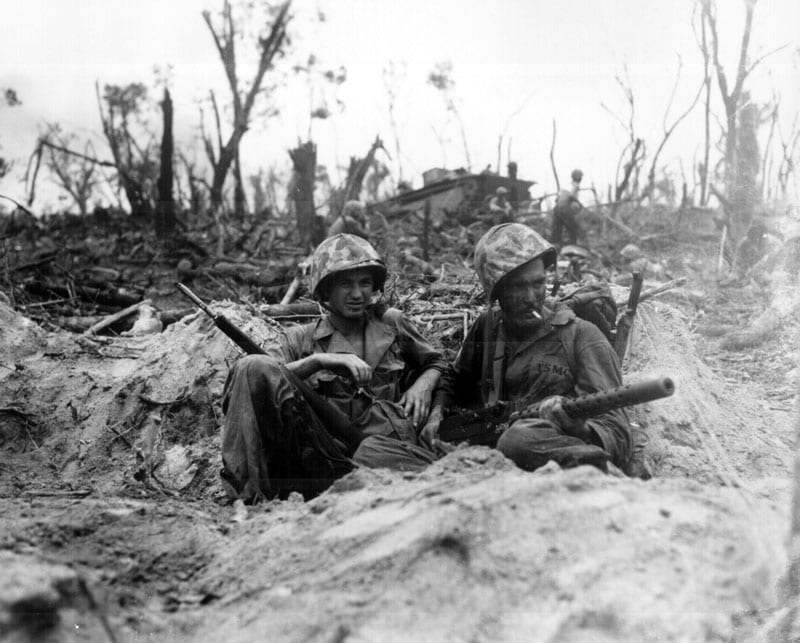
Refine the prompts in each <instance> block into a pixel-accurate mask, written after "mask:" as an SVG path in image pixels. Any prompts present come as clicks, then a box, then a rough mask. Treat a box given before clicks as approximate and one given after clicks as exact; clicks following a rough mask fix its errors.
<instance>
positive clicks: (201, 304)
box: [175, 281, 215, 317]
mask: <svg viewBox="0 0 800 643" xmlns="http://www.w3.org/2000/svg"><path fill="white" fill-rule="evenodd" d="M175 287H176V288H177V289H178V290H180V291H181V292H182V293H183V294H184V295H186V296H187V297H188V298H189V299H191V300H192V301H193V302H194V303H195V305H196V306H198V307H199V308H200V310H202V311H203V312H204V313H206V314H207V315H209V316H211V317H215V315H214V313H212V312H211V310H210V309H209V307H208V306H206V304H205V302H204V301H203V300H202V299H200V297H198V296H197V295H195V294H194V293H193V292H192V291H191V290H189V288H187V287H186V286H185V285H183V284H182V283H181V282H180V281H176V282H175Z"/></svg>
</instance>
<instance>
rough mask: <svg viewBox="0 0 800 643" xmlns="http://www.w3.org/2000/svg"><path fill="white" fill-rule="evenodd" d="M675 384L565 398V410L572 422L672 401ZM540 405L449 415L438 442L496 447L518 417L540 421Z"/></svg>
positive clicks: (660, 380) (501, 405)
mask: <svg viewBox="0 0 800 643" xmlns="http://www.w3.org/2000/svg"><path fill="white" fill-rule="evenodd" d="M674 392H675V384H674V382H673V381H672V379H670V378H669V377H657V378H654V379H650V380H644V381H643V382H636V383H634V384H625V385H624V386H617V387H615V388H611V389H608V390H605V391H599V392H597V393H591V394H590V395H581V396H580V397H575V398H564V403H563V405H562V408H563V409H564V411H565V412H566V414H567V415H569V416H570V417H571V418H588V417H593V416H595V415H600V414H601V413H606V412H608V411H612V410H614V409H620V408H623V407H626V406H633V405H635V404H643V403H644V402H650V401H652V400H658V399H661V398H664V397H669V396H670V395H672V394H673V393H674ZM537 414H538V404H533V405H526V404H524V403H523V404H519V403H518V404H515V403H513V402H497V403H496V404H493V405H491V406H487V407H485V408H482V409H476V410H471V411H470V410H468V411H463V410H461V411H459V412H456V413H452V414H449V415H448V414H447V412H445V415H446V417H445V418H444V419H443V420H442V422H441V424H439V439H440V440H443V441H444V442H455V443H458V442H464V441H466V442H469V443H470V444H481V445H487V446H494V445H495V444H496V443H497V438H498V437H500V434H501V433H502V432H503V430H504V428H505V427H504V426H503V425H504V424H506V423H507V422H509V421H513V420H514V419H517V417H537Z"/></svg>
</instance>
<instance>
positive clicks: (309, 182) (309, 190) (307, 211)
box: [289, 141, 324, 249]
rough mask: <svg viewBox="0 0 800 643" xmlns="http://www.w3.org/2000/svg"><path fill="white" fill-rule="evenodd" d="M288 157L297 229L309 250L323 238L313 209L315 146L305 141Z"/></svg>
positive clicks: (290, 152) (315, 166)
mask: <svg viewBox="0 0 800 643" xmlns="http://www.w3.org/2000/svg"><path fill="white" fill-rule="evenodd" d="M289 157H290V158H291V159H292V166H293V169H294V177H293V178H292V186H293V189H292V192H291V198H292V200H293V201H294V208H295V216H296V217H297V229H298V231H299V232H300V239H301V242H302V244H303V246H304V247H305V248H307V249H311V248H313V247H315V246H316V245H317V244H319V243H320V241H322V239H323V238H324V234H321V232H322V231H321V229H320V228H321V226H320V225H319V223H318V222H317V213H316V209H315V208H314V180H315V177H316V171H317V146H316V145H315V144H314V143H313V142H312V141H307V142H305V143H302V144H301V145H298V146H297V147H296V148H295V149H293V150H289Z"/></svg>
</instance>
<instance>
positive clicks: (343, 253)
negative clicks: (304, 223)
mask: <svg viewBox="0 0 800 643" xmlns="http://www.w3.org/2000/svg"><path fill="white" fill-rule="evenodd" d="M358 268H368V269H370V270H371V271H372V274H373V281H374V287H375V290H383V284H384V283H385V282H386V264H385V263H384V261H383V259H381V258H380V255H378V253H377V251H376V250H375V248H373V247H372V246H371V245H370V244H369V242H368V241H366V240H365V239H362V238H361V237H357V236H355V235H352V234H335V235H333V236H332V237H328V238H327V239H325V240H324V241H323V242H322V243H320V244H319V245H318V246H317V249H316V250H314V254H313V255H311V268H310V270H309V272H310V278H311V294H312V296H313V297H314V299H317V300H319V299H321V298H322V295H321V292H322V287H323V285H324V284H325V282H327V281H328V280H329V277H332V276H333V274H334V273H337V272H343V271H345V270H355V269H358Z"/></svg>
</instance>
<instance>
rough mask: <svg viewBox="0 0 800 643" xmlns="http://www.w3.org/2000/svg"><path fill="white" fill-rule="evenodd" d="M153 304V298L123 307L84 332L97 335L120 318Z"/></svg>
mask: <svg viewBox="0 0 800 643" xmlns="http://www.w3.org/2000/svg"><path fill="white" fill-rule="evenodd" d="M145 305H147V306H152V305H153V301H152V300H151V299H143V300H142V301H140V302H139V303H137V304H133V305H132V306H128V307H127V308H123V309H122V310H120V311H119V312H116V313H114V314H113V315H109V316H108V317H104V318H103V319H102V320H101V321H99V322H97V323H96V324H94V325H93V326H91V327H90V328H89V329H87V330H86V331H85V332H84V334H85V335H96V334H97V333H98V331H101V330H103V329H104V328H108V327H109V326H111V324H113V323H114V322H118V321H119V320H120V319H123V318H125V317H127V316H128V315H132V314H133V313H135V312H136V311H137V310H139V308H141V307H142V306H145Z"/></svg>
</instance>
